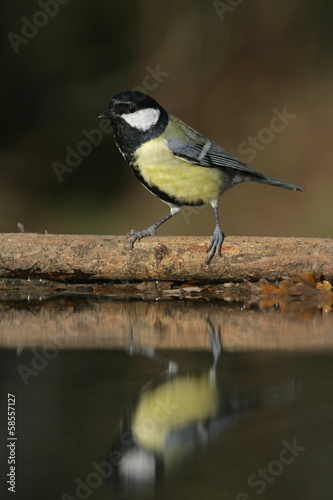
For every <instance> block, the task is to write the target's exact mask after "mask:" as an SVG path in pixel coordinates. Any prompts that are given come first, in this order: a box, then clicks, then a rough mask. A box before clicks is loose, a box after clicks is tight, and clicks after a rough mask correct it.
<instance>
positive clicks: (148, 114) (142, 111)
mask: <svg viewBox="0 0 333 500" xmlns="http://www.w3.org/2000/svg"><path fill="white" fill-rule="evenodd" d="M98 118H108V119H110V120H111V123H112V126H113V129H114V133H115V136H116V142H117V144H118V147H119V148H120V149H121V150H122V152H123V153H133V152H134V151H135V150H136V149H137V148H138V147H139V146H141V144H143V143H144V142H146V141H149V140H151V139H154V138H156V137H159V136H160V135H161V134H162V133H163V132H164V130H165V128H166V126H167V124H168V114H167V112H166V111H165V110H164V109H163V108H162V106H160V105H159V104H158V103H157V102H156V101H155V100H154V99H153V98H152V97H149V96H148V95H146V94H143V93H142V92H137V91H128V92H121V93H120V94H116V95H114V96H113V97H111V100H110V107H109V109H108V110H107V111H105V112H104V113H102V114H101V115H99V117H98Z"/></svg>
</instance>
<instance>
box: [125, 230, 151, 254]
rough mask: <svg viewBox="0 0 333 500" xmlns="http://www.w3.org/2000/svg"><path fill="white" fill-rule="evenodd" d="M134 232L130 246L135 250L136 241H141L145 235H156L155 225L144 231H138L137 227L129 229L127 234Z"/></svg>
mask: <svg viewBox="0 0 333 500" xmlns="http://www.w3.org/2000/svg"><path fill="white" fill-rule="evenodd" d="M129 234H133V235H134V236H132V238H131V241H130V248H131V250H133V246H134V243H135V242H136V241H140V240H141V238H144V236H156V231H155V227H154V226H150V227H148V229H144V230H143V231H136V229H131V230H130V231H128V233H127V235H126V236H128V235H129Z"/></svg>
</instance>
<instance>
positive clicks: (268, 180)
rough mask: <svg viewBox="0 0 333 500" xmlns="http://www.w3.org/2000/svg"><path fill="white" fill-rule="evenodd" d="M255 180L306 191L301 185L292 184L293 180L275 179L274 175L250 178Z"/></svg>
mask: <svg viewBox="0 0 333 500" xmlns="http://www.w3.org/2000/svg"><path fill="white" fill-rule="evenodd" d="M248 180H249V181H253V182H262V183H263V184H271V185H272V186H277V187H281V188H284V189H292V190H293V191H304V188H302V187H301V186H297V185H296V184H292V183H291V182H285V181H280V180H279V179H273V178H272V177H266V176H265V175H263V176H262V177H261V176H258V177H255V176H253V177H252V178H250V179H248Z"/></svg>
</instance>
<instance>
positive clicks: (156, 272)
mask: <svg viewBox="0 0 333 500" xmlns="http://www.w3.org/2000/svg"><path fill="white" fill-rule="evenodd" d="M208 242H209V238H208V237H195V236H189V237H185V236H152V237H149V238H143V239H142V240H141V241H140V242H139V243H136V244H135V246H134V249H133V250H130V248H129V238H128V237H126V236H96V235H57V234H36V233H8V234H0V278H8V277H20V278H24V277H29V276H30V277H31V278H46V279H54V280H61V281H65V280H69V279H73V278H75V279H82V280H86V281H90V280H169V281H170V280H171V281H187V280H199V281H208V280H209V281H218V282H224V281H240V280H241V279H242V278H245V279H247V280H250V281H257V280H259V279H260V278H267V279H268V280H271V281H275V280H279V279H282V278H284V277H288V276H291V275H295V274H297V273H301V272H305V271H312V272H314V273H315V275H316V277H317V278H319V277H320V276H323V277H324V278H325V279H327V280H332V277H333V240H332V239H321V238H268V237H242V236H229V237H227V238H226V239H225V241H224V244H223V248H222V257H219V256H214V258H213V259H212V261H211V263H210V264H209V265H207V263H206V255H207V254H206V250H207V244H208Z"/></svg>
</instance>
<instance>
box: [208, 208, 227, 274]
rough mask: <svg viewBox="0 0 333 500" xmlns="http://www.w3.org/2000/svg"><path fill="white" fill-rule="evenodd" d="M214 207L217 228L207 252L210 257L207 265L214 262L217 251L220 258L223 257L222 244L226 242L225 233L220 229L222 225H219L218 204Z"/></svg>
mask: <svg viewBox="0 0 333 500" xmlns="http://www.w3.org/2000/svg"><path fill="white" fill-rule="evenodd" d="M212 207H213V208H214V213H215V220H216V226H215V229H214V233H213V237H212V239H211V240H210V243H209V245H208V247H207V252H209V255H208V257H207V260H206V262H207V264H209V263H210V261H211V260H212V258H213V257H214V255H215V252H216V251H217V253H218V254H219V256H220V257H221V248H222V243H223V240H224V233H223V231H222V229H221V228H220V224H219V214H218V210H217V203H214V204H212Z"/></svg>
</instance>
